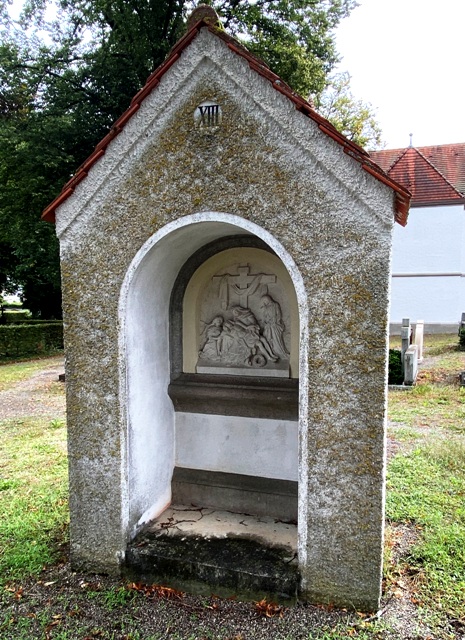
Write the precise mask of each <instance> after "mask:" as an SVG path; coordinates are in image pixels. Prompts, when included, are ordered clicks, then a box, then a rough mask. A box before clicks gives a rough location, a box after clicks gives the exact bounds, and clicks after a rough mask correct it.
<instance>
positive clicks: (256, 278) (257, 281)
mask: <svg viewBox="0 0 465 640" xmlns="http://www.w3.org/2000/svg"><path fill="white" fill-rule="evenodd" d="M218 279H219V283H220V284H219V297H220V300H221V308H222V309H224V310H226V309H228V307H229V287H231V288H232V290H233V291H234V293H236V294H237V295H238V296H239V304H240V306H241V307H243V308H247V307H248V306H249V304H248V303H249V296H252V295H253V294H254V293H256V291H257V289H258V287H259V286H260V285H262V284H264V285H267V284H274V283H275V282H276V276H275V275H272V274H266V273H256V274H251V273H250V266H249V265H248V264H245V265H239V266H238V267H237V274H236V275H234V274H230V273H226V274H224V275H221V276H213V281H214V282H215V281H217V280H218Z"/></svg>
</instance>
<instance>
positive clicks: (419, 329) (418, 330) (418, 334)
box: [413, 320, 425, 363]
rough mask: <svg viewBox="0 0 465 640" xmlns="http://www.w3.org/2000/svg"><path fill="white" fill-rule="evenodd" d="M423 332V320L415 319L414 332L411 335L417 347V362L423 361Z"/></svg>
mask: <svg viewBox="0 0 465 640" xmlns="http://www.w3.org/2000/svg"><path fill="white" fill-rule="evenodd" d="M424 332H425V323H424V320H417V322H416V325H415V332H414V337H413V342H414V343H415V344H416V345H417V347H418V362H419V363H421V362H423V339H424Z"/></svg>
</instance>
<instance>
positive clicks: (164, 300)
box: [119, 212, 308, 562]
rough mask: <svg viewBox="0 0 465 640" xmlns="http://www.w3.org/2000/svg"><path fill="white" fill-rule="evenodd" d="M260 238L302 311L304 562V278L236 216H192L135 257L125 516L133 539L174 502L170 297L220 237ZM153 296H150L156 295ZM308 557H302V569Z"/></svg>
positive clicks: (125, 408) (124, 344) (123, 355)
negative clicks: (188, 266)
mask: <svg viewBox="0 0 465 640" xmlns="http://www.w3.org/2000/svg"><path fill="white" fill-rule="evenodd" d="M244 234H247V235H250V236H255V237H256V238H258V239H259V241H260V242H263V243H265V244H266V245H267V246H268V247H270V249H271V250H272V251H273V252H274V253H275V254H276V255H277V256H278V257H279V258H280V260H281V261H282V263H283V264H284V266H285V268H286V270H287V272H288V273H289V276H290V278H291V280H292V283H293V286H294V289H295V294H296V297H297V303H298V309H299V324H300V340H299V345H300V346H299V378H300V381H301V384H300V388H299V421H298V424H299V427H298V431H299V518H298V520H299V555H300V556H303V555H305V549H306V544H305V538H306V530H307V523H306V520H307V517H306V504H307V495H306V491H307V476H308V472H307V466H306V461H307V455H306V442H307V413H308V411H307V397H308V388H307V387H308V382H307V381H308V372H307V361H308V358H307V349H308V344H307V343H308V339H307V326H308V307H307V295H306V290H305V286H304V283H303V279H302V276H301V274H300V272H299V270H298V268H297V266H296V264H295V262H294V260H293V258H292V256H291V255H290V254H289V253H288V252H287V251H286V249H285V248H284V247H283V245H282V244H281V243H280V242H279V240H278V239H276V238H275V237H274V236H273V235H272V234H270V233H269V232H268V231H266V230H265V229H263V228H262V227H259V226H258V225H256V224H254V223H252V222H250V221H248V220H244V219H243V218H240V217H238V216H235V215H231V214H225V213H218V212H204V213H198V214H193V215H187V216H185V217H183V218H179V219H177V220H176V221H174V222H171V223H169V224H167V225H166V226H164V227H163V228H162V229H160V230H159V231H158V232H156V233H155V234H154V235H153V236H152V237H151V238H150V239H149V240H148V241H147V242H146V243H145V244H144V245H143V246H142V247H141V249H140V250H139V251H138V253H137V254H136V256H135V257H134V259H133V261H132V263H131V265H130V267H129V269H128V271H127V273H126V276H125V280H124V282H123V286H122V289H121V295H120V302H119V322H120V330H119V336H120V344H119V352H120V396H121V402H120V406H121V407H122V416H121V419H122V423H123V425H126V429H125V442H124V444H123V449H124V451H125V455H124V456H123V468H122V476H123V485H124V487H125V490H124V492H123V502H124V504H123V512H124V513H125V518H124V520H125V521H126V531H127V535H128V537H132V536H133V535H134V534H135V532H136V530H137V529H138V527H140V526H141V525H142V524H144V523H145V522H147V521H149V520H150V519H152V518H154V517H156V516H157V515H158V514H159V513H160V512H161V511H162V510H163V509H164V508H165V506H167V505H168V504H169V502H170V500H171V476H172V472H173V468H174V421H175V412H174V407H173V404H172V401H171V399H170V397H169V395H168V387H169V384H170V376H171V370H170V353H169V331H170V318H169V308H170V298H171V295H172V290H173V286H174V283H175V281H176V278H177V276H178V273H179V271H180V269H181V267H182V265H183V264H184V263H185V262H186V260H187V259H188V258H189V257H190V256H192V255H193V254H194V253H195V252H196V251H198V250H199V249H200V248H201V247H202V246H204V245H206V244H208V243H209V242H213V241H215V240H218V239H220V238H224V237H231V236H238V235H244ZM148 292H150V294H149V293H148ZM302 561H304V558H303V557H301V562H302Z"/></svg>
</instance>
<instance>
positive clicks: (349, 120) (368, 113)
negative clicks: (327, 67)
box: [314, 72, 382, 149]
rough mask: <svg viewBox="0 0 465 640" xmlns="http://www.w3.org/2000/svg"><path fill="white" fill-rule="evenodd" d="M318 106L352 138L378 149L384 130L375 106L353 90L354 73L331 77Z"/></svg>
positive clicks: (363, 144)
mask: <svg viewBox="0 0 465 640" xmlns="http://www.w3.org/2000/svg"><path fill="white" fill-rule="evenodd" d="M314 103H315V108H316V109H317V111H319V112H320V113H321V115H322V116H324V117H325V118H327V119H328V120H329V121H330V122H331V123H332V124H333V125H334V126H335V127H336V129H338V131H340V132H341V133H343V134H344V135H345V136H346V137H347V138H349V140H352V142H356V143H357V144H359V145H360V146H362V147H370V148H371V149H374V148H377V147H379V146H380V145H381V143H382V132H381V129H380V126H379V124H378V123H377V121H376V116H375V112H374V109H373V107H372V106H371V104H369V103H364V102H363V101H362V100H357V99H356V98H355V97H354V96H353V94H352V92H351V90H350V75H349V74H348V73H347V72H345V73H339V74H336V75H334V76H332V77H329V78H328V79H327V84H326V86H325V88H324V90H323V91H321V92H320V93H318V94H316V96H315V98H314Z"/></svg>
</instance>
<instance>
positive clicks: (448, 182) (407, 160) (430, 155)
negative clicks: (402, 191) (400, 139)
mask: <svg viewBox="0 0 465 640" xmlns="http://www.w3.org/2000/svg"><path fill="white" fill-rule="evenodd" d="M370 156H371V158H373V160H374V161H375V162H377V163H378V164H379V166H380V167H382V168H383V169H384V171H386V173H387V174H388V175H389V176H390V177H391V178H394V180H397V181H398V182H400V183H401V184H403V185H404V186H405V187H406V188H407V189H409V190H410V191H411V192H412V206H417V207H418V206H434V205H440V204H448V203H456V204H461V203H465V197H464V196H465V143H459V144H444V145H436V146H430V147H407V148H406V149H385V150H382V151H373V152H371V153H370Z"/></svg>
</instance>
